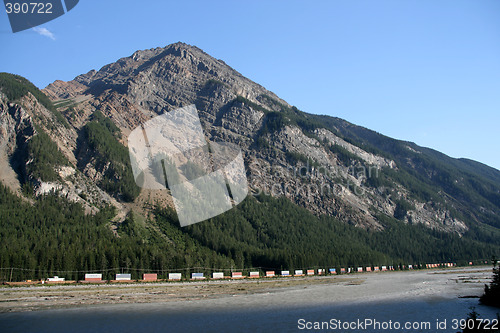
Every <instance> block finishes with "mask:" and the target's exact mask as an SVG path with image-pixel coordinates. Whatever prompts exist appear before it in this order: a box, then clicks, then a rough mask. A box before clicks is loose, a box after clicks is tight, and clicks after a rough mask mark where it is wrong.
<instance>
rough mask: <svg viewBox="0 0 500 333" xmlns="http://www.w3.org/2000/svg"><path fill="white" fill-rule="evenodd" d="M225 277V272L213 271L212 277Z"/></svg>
mask: <svg viewBox="0 0 500 333" xmlns="http://www.w3.org/2000/svg"><path fill="white" fill-rule="evenodd" d="M223 278H224V273H220V272H217V273H212V279H223Z"/></svg>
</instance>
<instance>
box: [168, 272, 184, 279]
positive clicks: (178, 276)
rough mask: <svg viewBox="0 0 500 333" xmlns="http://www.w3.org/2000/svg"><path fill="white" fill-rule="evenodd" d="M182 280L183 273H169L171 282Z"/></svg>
mask: <svg viewBox="0 0 500 333" xmlns="http://www.w3.org/2000/svg"><path fill="white" fill-rule="evenodd" d="M181 278H182V274H181V273H168V279H169V280H180V279H181Z"/></svg>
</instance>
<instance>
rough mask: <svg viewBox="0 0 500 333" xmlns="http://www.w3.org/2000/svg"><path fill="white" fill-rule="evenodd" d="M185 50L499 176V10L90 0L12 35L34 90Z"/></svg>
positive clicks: (7, 40) (302, 103)
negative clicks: (155, 52) (133, 59)
mask: <svg viewBox="0 0 500 333" xmlns="http://www.w3.org/2000/svg"><path fill="white" fill-rule="evenodd" d="M177 41H183V42H186V43H189V44H192V45H196V46H198V47H200V48H201V49H203V50H204V51H205V52H207V53H209V54H210V55H212V56H214V57H216V58H219V59H222V60H224V61H225V62H226V63H227V64H229V65H230V66H232V67H233V68H235V69H236V70H238V71H239V72H240V73H242V74H243V75H245V76H247V77H249V78H250V79H252V80H254V81H256V82H257V83H260V84H261V85H263V86H265V87H266V88H267V89H269V90H271V91H273V92H275V93H276V94H277V95H279V96H280V97H282V98H283V99H285V100H286V101H288V102H289V103H290V104H292V105H295V106H297V107H298V108H299V109H301V110H303V111H306V112H311V113H318V114H328V115H332V116H336V117H340V118H343V119H346V120H348V121H350V122H352V123H354V124H357V125H361V126H365V127H367V128H370V129H373V130H376V131H378V132H380V133H383V134H385V135H388V136H391V137H394V138H398V139H403V140H408V141H413V142H416V143H417V144H419V145H422V146H426V147H430V148H434V149H437V150H439V151H441V152H443V153H446V154H448V155H450V156H453V157H466V158H471V159H475V160H477V161H480V162H483V163H486V164H488V165H490V166H493V167H495V168H497V169H500V154H499V144H500V136H499V135H498V133H499V126H500V1H497V0H478V1H470V0H465V1H461V0H450V1H446V0H442V1H431V0H416V1H401V0H396V1H383V0H380V1H368V0H367V1H361V0H354V1H335V0H331V1H292V0H288V1H279V0H276V1H269V0H268V1H260V0H256V1H252V2H243V1H217V0H214V1H189V0H186V1H143V2H138V1H129V0H121V1H108V0H107V1H97V0H80V3H79V4H78V5H77V6H76V7H75V8H74V9H73V10H72V11H70V12H69V13H67V14H66V15H64V16H62V17H60V18H58V19H56V20H54V21H51V22H49V23H46V24H44V25H42V26H40V27H39V29H37V31H35V30H33V29H31V30H27V31H23V32H19V33H16V34H13V33H12V32H11V30H10V26H9V23H8V19H7V15H6V13H5V12H4V11H1V13H0V45H1V51H0V71H5V72H11V73H16V74H20V75H22V76H25V77H26V78H28V79H30V80H31V81H32V82H34V83H35V84H36V85H37V86H38V87H40V88H43V87H45V86H46V85H47V84H49V83H50V82H52V81H54V80H56V79H60V80H65V81H68V80H71V79H73V78H74V77H75V76H77V75H79V74H81V73H86V72H88V71H89V70H91V69H99V68H101V67H102V66H103V65H105V64H107V63H110V62H114V61H116V60H117V59H119V58H121V57H126V56H129V55H131V54H132V53H133V52H134V51H136V50H139V49H148V48H153V47H158V46H165V45H168V44H170V43H174V42H177Z"/></svg>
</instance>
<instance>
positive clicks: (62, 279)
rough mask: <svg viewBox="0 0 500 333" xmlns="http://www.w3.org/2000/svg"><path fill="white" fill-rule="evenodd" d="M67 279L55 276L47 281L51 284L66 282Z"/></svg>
mask: <svg viewBox="0 0 500 333" xmlns="http://www.w3.org/2000/svg"><path fill="white" fill-rule="evenodd" d="M64 280H65V278H60V277H59V276H54V277H51V278H48V279H47V281H49V282H61V281H64Z"/></svg>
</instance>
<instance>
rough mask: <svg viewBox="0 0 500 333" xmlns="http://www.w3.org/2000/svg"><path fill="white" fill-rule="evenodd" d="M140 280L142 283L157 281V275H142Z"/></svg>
mask: <svg viewBox="0 0 500 333" xmlns="http://www.w3.org/2000/svg"><path fill="white" fill-rule="evenodd" d="M142 279H143V280H144V281H156V280H158V274H156V273H149V274H143V275H142Z"/></svg>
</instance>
